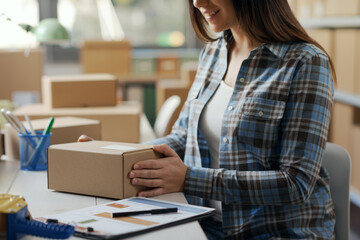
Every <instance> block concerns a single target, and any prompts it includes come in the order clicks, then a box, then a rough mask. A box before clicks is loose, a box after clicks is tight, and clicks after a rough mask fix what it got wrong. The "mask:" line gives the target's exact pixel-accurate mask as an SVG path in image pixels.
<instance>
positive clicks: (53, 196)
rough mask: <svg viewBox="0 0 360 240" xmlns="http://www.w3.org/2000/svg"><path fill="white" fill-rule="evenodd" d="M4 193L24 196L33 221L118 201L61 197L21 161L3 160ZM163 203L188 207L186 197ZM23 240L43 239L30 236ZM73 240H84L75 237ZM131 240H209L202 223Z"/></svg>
mask: <svg viewBox="0 0 360 240" xmlns="http://www.w3.org/2000/svg"><path fill="white" fill-rule="evenodd" d="M0 193H10V194H17V195H22V196H24V197H25V199H26V202H27V204H28V209H29V211H30V213H31V215H32V216H33V217H40V216H44V215H51V214H55V213H59V212H64V211H69V210H73V209H79V208H84V207H89V206H94V205H97V204H102V203H107V202H111V201H114V199H106V198H98V197H91V196H83V195H76V194H69V193H61V192H56V191H52V190H48V189H47V173H46V171H41V172H29V171H20V164H19V161H9V160H7V161H5V160H0ZM157 198H159V199H163V200H167V201H173V202H179V203H186V200H185V197H184V195H183V194H182V193H173V194H166V195H162V196H159V197H157ZM23 239H25V240H28V239H40V238H37V237H32V236H26V237H24V238H23ZM71 239H80V238H77V237H71ZM128 239H140V240H143V239H157V240H161V239H164V240H165V239H166V240H168V239H171V240H177V239H179V240H180V239H206V236H205V234H204V232H203V231H202V229H201V227H200V225H199V223H198V222H190V223H186V224H182V225H178V226H174V227H169V228H165V229H162V230H158V231H154V232H151V233H146V234H142V235H138V236H135V237H132V238H128Z"/></svg>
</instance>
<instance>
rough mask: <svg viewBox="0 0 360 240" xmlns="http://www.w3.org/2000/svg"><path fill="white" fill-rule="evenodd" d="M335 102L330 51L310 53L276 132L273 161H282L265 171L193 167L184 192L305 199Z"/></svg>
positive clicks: (248, 199)
mask: <svg viewBox="0 0 360 240" xmlns="http://www.w3.org/2000/svg"><path fill="white" fill-rule="evenodd" d="M290 70H293V69H289V71H290ZM332 102H333V87H332V80H331V76H330V73H329V63H328V59H327V57H326V56H325V55H324V54H321V53H317V54H316V55H315V54H314V55H311V56H307V59H304V60H303V61H300V63H299V64H298V66H297V68H296V70H295V71H294V75H293V78H292V82H291V86H290V91H289V93H288V99H287V101H286V105H285V110H284V114H283V117H282V119H281V122H280V128H279V130H278V133H277V136H278V137H277V140H276V144H275V148H276V149H279V150H278V155H277V156H276V159H275V160H274V161H276V162H277V164H276V165H277V166H278V167H277V168H276V169H274V168H270V170H264V171H237V170H226V169H208V168H197V167H189V169H188V171H187V175H186V181H185V192H186V193H187V194H189V195H195V196H198V197H203V198H210V199H215V200H220V201H223V202H224V203H240V204H252V205H253V204H256V205H278V204H281V205H283V204H298V203H302V202H303V201H305V200H307V199H308V198H309V196H310V195H311V193H312V190H313V189H314V186H315V184H316V181H317V179H318V178H319V171H320V167H321V161H322V156H323V153H324V148H325V144H326V139H327V132H328V126H329V121H330V112H331V107H332ZM240 119H241V118H240ZM253 127H254V126H253ZM253 127H252V128H251V127H249V129H253ZM265 127H266V126H265ZM265 129H266V128H265ZM234 148H235V147H234ZM233 150H234V151H231V152H229V153H228V154H229V155H231V156H230V157H231V158H232V159H234V158H236V157H238V156H239V155H240V154H239V149H233ZM247 150H248V151H249V152H251V151H253V150H251V149H247Z"/></svg>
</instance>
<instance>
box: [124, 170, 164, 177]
mask: <svg viewBox="0 0 360 240" xmlns="http://www.w3.org/2000/svg"><path fill="white" fill-rule="evenodd" d="M129 177H130V178H161V173H160V171H159V170H133V171H131V172H130V173H129Z"/></svg>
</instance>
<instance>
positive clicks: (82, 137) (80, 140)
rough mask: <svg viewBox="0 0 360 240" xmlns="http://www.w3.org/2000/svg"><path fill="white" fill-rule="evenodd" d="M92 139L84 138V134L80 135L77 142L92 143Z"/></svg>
mask: <svg viewBox="0 0 360 240" xmlns="http://www.w3.org/2000/svg"><path fill="white" fill-rule="evenodd" d="M93 140H94V139H93V138H91V137H89V136H86V135H85V134H83V135H81V136H80V137H79V138H78V140H77V141H78V142H88V141H93Z"/></svg>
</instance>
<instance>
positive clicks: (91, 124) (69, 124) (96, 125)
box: [5, 117, 101, 159]
mask: <svg viewBox="0 0 360 240" xmlns="http://www.w3.org/2000/svg"><path fill="white" fill-rule="evenodd" d="M48 122H49V119H48V118H44V119H36V120H32V121H31V124H32V125H33V128H34V130H35V131H43V130H44V128H46V126H47V124H48ZM22 123H23V124H24V126H25V127H26V128H27V129H30V128H29V125H28V123H27V122H26V121H24V122H22ZM51 132H52V136H51V138H50V144H60V143H70V142H76V141H77V139H78V138H79V137H80V135H81V134H86V135H88V136H91V137H92V138H94V139H97V140H101V125H100V121H99V120H93V119H86V118H78V117H56V118H55V121H54V125H53V128H52V130H51ZM5 151H6V156H7V157H8V158H10V159H20V155H19V136H18V134H17V131H16V130H15V129H14V128H13V127H12V126H11V125H10V124H6V126H5Z"/></svg>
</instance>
